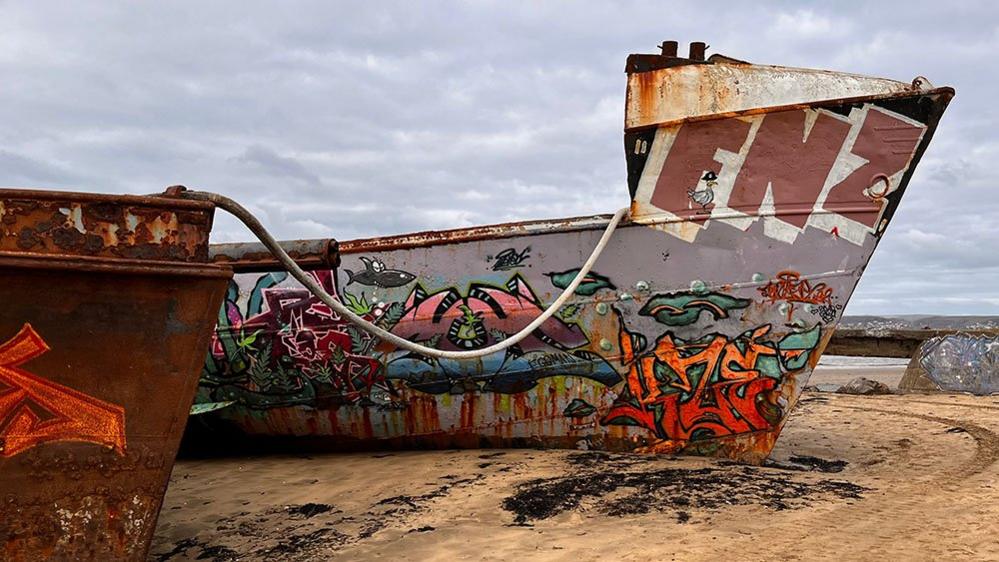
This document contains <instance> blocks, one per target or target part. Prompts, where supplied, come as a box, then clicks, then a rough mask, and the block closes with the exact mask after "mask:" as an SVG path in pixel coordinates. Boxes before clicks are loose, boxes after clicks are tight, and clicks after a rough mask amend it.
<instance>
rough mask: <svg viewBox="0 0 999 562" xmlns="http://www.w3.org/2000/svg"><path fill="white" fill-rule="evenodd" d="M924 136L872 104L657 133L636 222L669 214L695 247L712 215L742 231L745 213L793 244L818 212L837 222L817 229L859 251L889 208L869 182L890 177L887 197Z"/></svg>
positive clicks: (692, 125) (690, 125) (745, 225)
mask: <svg viewBox="0 0 999 562" xmlns="http://www.w3.org/2000/svg"><path fill="white" fill-rule="evenodd" d="M925 129H926V126H925V125H924V124H922V123H917V122H913V121H911V120H908V119H906V118H905V117H903V116H902V115H900V114H896V113H893V112H891V111H888V110H885V109H883V108H880V107H876V106H873V105H867V106H865V107H863V108H853V109H851V110H850V111H849V112H848V113H847V114H845V115H841V114H837V113H833V112H831V111H827V110H824V109H806V110H787V111H777V112H773V113H767V114H765V115H758V116H753V117H747V118H745V119H725V120H717V121H703V122H694V123H686V124H683V125H679V126H675V127H664V128H660V129H659V132H658V133H657V135H656V141H655V142H656V143H658V144H656V145H654V146H653V150H652V153H653V154H659V155H660V156H659V157H655V156H650V158H649V159H648V160H647V161H646V166H651V167H650V168H649V169H647V170H643V172H642V175H641V178H640V180H639V183H638V189H637V191H636V192H635V195H634V200H635V203H636V204H637V205H636V210H635V211H634V212H635V216H634V217H633V218H636V219H641V218H642V215H643V214H645V215H650V216H656V215H661V214H663V213H665V214H666V215H672V216H673V217H675V218H679V219H684V220H686V221H692V222H693V223H694V224H696V225H697V226H699V227H700V228H681V227H679V226H677V227H672V228H667V229H666V230H667V232H672V233H673V234H675V235H677V236H680V237H681V238H684V239H688V240H693V239H694V238H695V237H696V236H697V232H698V231H699V230H700V229H701V228H703V225H704V223H705V221H706V220H707V219H708V217H709V216H711V215H712V214H718V213H721V214H725V215H728V216H729V217H728V218H732V222H731V224H733V225H736V226H738V227H739V228H742V229H744V230H745V229H746V228H749V225H751V224H752V223H753V220H749V221H746V220H744V219H743V216H745V217H746V218H750V219H753V218H755V217H759V216H767V217H771V216H772V217H773V218H772V219H768V220H767V222H766V225H767V228H766V231H765V232H766V234H767V235H768V236H771V237H775V238H778V239H782V240H786V241H793V239H794V237H796V236H797V233H798V232H800V231H801V230H802V229H804V228H805V226H806V225H807V224H809V221H810V220H811V218H812V217H813V215H814V214H815V212H816V211H817V210H819V209H822V210H824V211H828V213H821V214H832V215H835V217H828V218H826V219H821V220H818V222H815V223H814V224H815V225H816V226H818V225H821V227H822V228H824V229H827V230H830V231H831V230H833V229H837V230H836V231H837V232H839V233H842V237H843V238H844V239H846V240H847V241H849V242H852V243H854V244H859V243H860V242H861V241H862V239H863V236H864V235H866V234H867V233H870V232H872V231H873V229H874V227H875V225H876V224H877V223H878V220H879V217H880V215H881V212H882V210H883V209H884V207H885V203H884V201H883V200H882V199H881V198H875V197H872V196H871V194H870V190H869V188H871V187H872V184H874V183H876V182H877V180H875V179H874V178H878V177H882V178H889V179H888V186H887V187H878V190H879V192H880V191H881V190H885V191H890V190H891V189H892V185H893V183H894V182H895V181H896V180H895V179H894V178H895V177H896V175H897V174H899V173H901V172H903V171H904V170H905V169H906V168H907V167H908V166H909V165H910V163H911V161H912V157H913V155H914V153H915V151H916V148H917V147H918V145H919V143H920V141H921V140H922V138H923V132H924V131H925ZM854 137H855V138H854ZM851 139H852V140H851ZM860 159H862V160H863V162H865V163H864V164H862V165H860V166H859V167H858V166H857V165H856V164H855V163H854V162H855V161H858V160H860ZM830 184H832V185H831V187H830ZM837 217H838V219H842V218H846V219H850V221H852V222H847V221H842V220H838V219H837Z"/></svg>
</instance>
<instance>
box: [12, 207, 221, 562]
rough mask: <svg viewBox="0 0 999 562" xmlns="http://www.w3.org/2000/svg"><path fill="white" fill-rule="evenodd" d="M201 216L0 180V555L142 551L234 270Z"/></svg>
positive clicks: (201, 210)
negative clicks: (213, 260) (211, 243)
mask: <svg viewBox="0 0 999 562" xmlns="http://www.w3.org/2000/svg"><path fill="white" fill-rule="evenodd" d="M212 211H213V208H212V206H211V205H207V204H202V203H190V202H183V201H176V200H171V199H165V198H155V197H112V196H103V195H88V194H75V193H74V194H69V193H56V192H37V191H21V190H19V191H12V190H0V232H2V236H0V271H2V272H3V274H2V275H3V283H0V301H2V302H3V303H4V314H3V315H2V316H0V496H2V497H3V503H2V505H0V545H2V546H0V552H2V555H0V558H3V559H4V560H45V559H53V560H145V558H146V553H147V551H148V548H149V544H150V541H151V539H152V536H153V532H154V531H155V528H156V519H157V515H158V513H159V509H160V505H161V501H162V499H163V494H164V492H165V490H166V485H167V481H168V479H169V476H170V470H171V468H172V466H173V460H174V456H175V455H176V452H177V448H178V446H179V442H180V438H181V435H182V433H183V429H184V426H185V423H186V421H187V414H188V411H189V408H190V404H191V401H192V399H193V396H194V392H195V389H196V387H197V379H198V373H199V371H200V367H201V365H202V362H203V358H204V355H203V354H204V350H205V349H207V348H208V343H209V340H210V337H211V331H212V325H213V320H214V318H215V316H216V313H215V311H216V310H217V309H218V306H219V304H220V303H221V300H222V296H223V293H224V291H225V288H226V285H227V283H228V280H229V279H231V276H232V272H231V270H228V269H226V268H222V267H219V266H216V265H212V264H210V263H207V261H208V233H209V230H210V228H211V223H212Z"/></svg>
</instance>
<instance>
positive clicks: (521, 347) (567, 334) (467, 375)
mask: <svg viewBox="0 0 999 562" xmlns="http://www.w3.org/2000/svg"><path fill="white" fill-rule="evenodd" d="M581 287H582V285H581ZM596 290H597V289H595V288H594V289H593V291H594V292H595V291H596ZM544 309H545V305H544V304H543V303H542V302H541V300H540V299H539V298H538V297H537V296H536V295H535V293H534V291H532V290H531V288H530V286H529V285H528V284H527V281H526V280H525V279H524V278H523V277H522V276H521V275H520V274H517V273H515V274H513V275H512V276H511V277H510V278H509V279H508V280H507V281H506V283H505V284H503V285H492V284H487V283H480V282H473V283H471V284H470V285H469V287H468V290H467V291H465V292H462V291H460V290H459V289H458V288H456V287H448V288H446V289H442V290H439V291H436V292H434V293H428V292H427V291H426V289H424V288H423V287H422V286H421V285H419V284H417V285H416V287H415V288H414V289H413V291H412V292H411V293H410V295H409V297H408V298H407V299H406V304H405V312H404V313H403V315H402V319H401V321H400V323H399V328H398V329H397V330H395V333H396V334H398V335H400V336H402V337H405V338H407V339H410V340H413V341H430V340H431V338H435V339H433V340H432V341H433V343H434V344H435V345H436V347H437V348H438V349H443V350H460V351H470V350H475V349H481V348H484V347H488V346H491V345H494V344H496V343H499V342H500V341H502V340H504V339H506V338H507V337H509V336H510V335H511V334H515V333H517V332H519V331H520V330H521V329H523V328H524V327H526V326H527V325H528V324H530V323H531V321H533V320H534V319H535V318H536V317H537V316H539V315H540V314H541V312H542V311H544ZM440 334H443V337H435V335H440ZM589 344H590V340H589V338H588V337H587V335H586V334H585V333H584V332H583V330H582V328H581V327H580V326H579V325H578V324H575V323H570V322H567V321H566V320H564V319H563V318H559V317H556V316H553V317H552V318H549V319H548V321H546V322H545V323H544V324H542V325H541V326H539V327H538V328H537V329H535V330H534V331H533V332H532V333H531V335H529V336H528V337H527V338H525V339H524V340H522V341H520V342H519V343H517V344H516V345H514V346H511V347H509V348H507V349H506V350H505V351H502V352H500V353H495V354H492V355H489V356H486V357H483V358H481V359H479V360H476V361H457V360H449V359H436V360H432V359H428V358H426V357H423V356H420V355H417V354H413V353H404V352H400V353H396V354H395V355H401V356H399V357H392V358H390V359H388V360H387V371H388V374H387V377H388V378H389V379H398V380H403V381H405V382H406V384H407V385H408V386H409V387H411V388H415V389H418V390H421V391H423V392H429V393H433V394H442V393H448V392H450V393H463V392H466V391H478V390H482V391H491V392H500V393H506V394H509V393H517V392H523V391H526V390H529V389H531V388H533V387H534V386H535V385H536V384H537V381H538V380H539V379H542V378H545V377H550V376H556V375H564V376H578V377H584V378H588V379H591V380H594V381H596V382H599V383H601V384H604V385H607V386H610V385H614V384H616V383H617V382H619V381H620V376H619V375H618V373H617V371H615V370H614V368H613V367H612V366H610V365H609V364H608V363H607V362H606V361H605V360H604V359H603V358H602V357H600V356H599V355H597V354H596V353H594V352H592V351H590V350H588V349H587V348H588V347H589Z"/></svg>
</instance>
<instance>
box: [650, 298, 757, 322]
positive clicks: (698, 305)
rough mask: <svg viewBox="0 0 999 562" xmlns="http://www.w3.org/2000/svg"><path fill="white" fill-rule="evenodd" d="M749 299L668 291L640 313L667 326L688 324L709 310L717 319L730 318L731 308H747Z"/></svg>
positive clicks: (651, 301)
mask: <svg viewBox="0 0 999 562" xmlns="http://www.w3.org/2000/svg"><path fill="white" fill-rule="evenodd" d="M749 303H750V300H749V299H740V298H737V297H731V296H729V295H725V294H722V293H707V294H703V295H696V294H693V293H668V294H663V295H655V296H654V297H652V298H651V299H649V302H647V303H646V304H645V306H644V307H642V309H641V310H640V311H638V313H639V314H641V315H642V316H651V317H653V318H655V319H656V321H657V322H660V323H662V324H666V325H667V326H687V325H690V324H693V323H694V322H697V319H698V318H699V317H700V315H701V313H702V312H704V311H705V310H706V311H708V313H709V314H711V316H713V317H714V319H715V320H720V319H722V318H728V313H729V311H731V310H734V309H738V308H746V307H747V306H749Z"/></svg>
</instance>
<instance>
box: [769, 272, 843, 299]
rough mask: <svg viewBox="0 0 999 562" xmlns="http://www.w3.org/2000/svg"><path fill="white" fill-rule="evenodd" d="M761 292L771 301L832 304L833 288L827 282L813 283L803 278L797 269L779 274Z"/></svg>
mask: <svg viewBox="0 0 999 562" xmlns="http://www.w3.org/2000/svg"><path fill="white" fill-rule="evenodd" d="M759 291H760V294H761V295H763V297H764V298H766V299H768V300H769V301H770V302H772V303H773V302H777V301H786V302H801V303H809V304H816V305H820V304H830V302H831V299H832V296H833V290H832V288H831V287H829V286H828V285H826V284H825V283H816V284H815V285H812V284H811V283H810V282H809V281H808V280H807V279H802V278H801V274H800V273H798V272H797V271H791V270H785V271H781V272H780V273H778V274H777V278H776V279H772V280H771V281H770V282H768V283H767V284H766V285H764V286H763V287H760V288H759Z"/></svg>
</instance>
